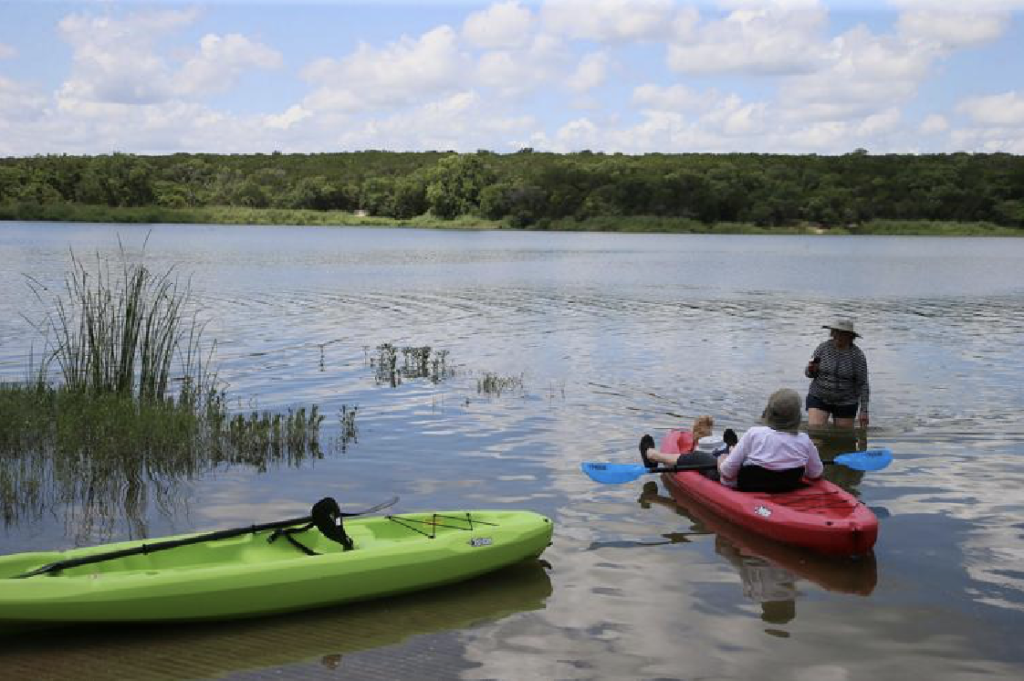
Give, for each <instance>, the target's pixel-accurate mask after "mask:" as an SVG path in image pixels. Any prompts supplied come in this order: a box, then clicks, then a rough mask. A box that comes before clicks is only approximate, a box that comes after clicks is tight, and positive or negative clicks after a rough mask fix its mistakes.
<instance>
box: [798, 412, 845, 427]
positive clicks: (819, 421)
mask: <svg viewBox="0 0 1024 681" xmlns="http://www.w3.org/2000/svg"><path fill="white" fill-rule="evenodd" d="M850 421H851V423H850V425H853V423H852V421H853V420H852V419H851V420H850ZM836 423H837V424H838V423H839V421H838V419H837V420H836ZM807 425H808V426H810V427H811V428H822V427H824V426H827V425H828V412H827V411H825V410H824V409H815V408H814V407H811V408H810V409H808V410H807Z"/></svg>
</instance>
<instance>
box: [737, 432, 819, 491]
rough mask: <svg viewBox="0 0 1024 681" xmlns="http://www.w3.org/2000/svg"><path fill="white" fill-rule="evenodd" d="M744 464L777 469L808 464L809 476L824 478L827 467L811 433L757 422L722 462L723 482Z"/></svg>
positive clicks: (805, 468)
mask: <svg viewBox="0 0 1024 681" xmlns="http://www.w3.org/2000/svg"><path fill="white" fill-rule="evenodd" d="M743 465H748V466H751V465H756V466H761V467H762V468H767V469H769V470H773V471H781V470H785V469H787V468H798V467H800V466H803V467H804V475H806V476H807V477H808V478H811V479H814V478H820V477H821V474H822V472H823V471H824V468H825V467H824V466H822V465H821V457H820V456H818V448H817V447H815V446H814V443H813V442H811V438H809V437H807V433H797V434H795V435H794V434H793V433H787V432H785V431H781V430H775V429H774V428H769V427H768V426H754V427H753V428H751V429H750V430H748V431H747V432H745V433H744V434H743V437H741V438H740V441H739V442H738V443H736V446H735V447H733V449H732V451H731V452H729V454H728V455H727V456H726V457H725V458H724V459H723V460H722V461H721V462H720V463H719V465H718V470H719V472H720V473H721V474H722V482H723V483H729V482H733V481H735V479H736V476H737V475H739V472H740V467H741V466H743Z"/></svg>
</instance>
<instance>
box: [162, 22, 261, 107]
mask: <svg viewBox="0 0 1024 681" xmlns="http://www.w3.org/2000/svg"><path fill="white" fill-rule="evenodd" d="M279 66H281V55H280V53H278V52H276V51H275V50H272V49H270V48H269V47H266V46H265V45H261V44H259V43H255V42H253V41H251V40H249V39H248V38H246V37H245V36H243V35H239V34H237V33H231V34H228V35H225V36H223V37H222V36H218V35H213V34H208V35H205V36H203V39H202V40H201V41H200V43H199V52H198V53H196V54H195V55H194V56H193V57H191V58H190V59H189V60H188V61H186V62H185V65H184V66H183V67H182V69H181V70H180V71H179V72H178V73H176V74H175V77H174V84H175V91H176V92H178V93H180V94H185V95H189V94H199V93H205V92H218V91H222V90H225V89H227V88H229V87H230V86H231V85H232V84H233V83H234V82H235V81H236V80H237V79H238V77H239V76H240V75H241V74H242V73H243V72H244V71H245V70H247V69H248V68H250V67H253V68H261V69H273V68H277V67H279Z"/></svg>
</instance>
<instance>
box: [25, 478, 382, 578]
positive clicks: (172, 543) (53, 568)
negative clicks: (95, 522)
mask: <svg viewBox="0 0 1024 681" xmlns="http://www.w3.org/2000/svg"><path fill="white" fill-rule="evenodd" d="M396 503H398V497H395V498H393V499H391V500H390V501H385V502H383V503H380V504H377V505H376V506H373V507H371V508H367V509H364V510H362V511H358V512H356V513H342V514H341V515H342V517H345V518H350V517H352V516H357V515H367V514H369V513H374V512H376V511H380V510H382V509H385V508H388V507H389V506H394V505H395V504H396ZM310 522H313V516H311V515H309V516H305V517H303V518H292V519H291V520H278V521H276V522H273V523H264V524H262V525H250V526H249V527H236V528H233V529H230V530H217V531H216V532H207V533H206V534H197V535H195V536H192V537H185V538H184V539H169V540H167V541H160V542H156V543H153V544H140V545H138V546H133V547H131V548H130V549H121V550H119V551H106V552H103V553H94V554H92V555H89V556H82V557H81V558H69V559H67V560H58V561H56V562H53V563H47V564H46V565H43V566H42V567H39V568H36V569H35V570H32V571H30V572H26V573H24V574H21V575H17V576H16V577H14V579H24V578H26V577H34V576H36V575H43V574H48V573H51V572H59V571H60V570H65V569H67V568H73V567H78V566H79V565H89V564H90V563H100V562H103V561H105V560H115V559H117V558H125V557H127V556H137V555H139V554H140V553H143V554H149V553H153V552H154V551H165V550H167V549H173V548H177V547H179V546H188V545H189V544H201V543H202V542H206V541H216V540H218V539H228V538H229V537H238V536H241V535H243V534H249V533H250V532H252V533H256V532H262V531H263V530H277V529H280V528H284V527H291V526H292V525H302V524H306V523H310Z"/></svg>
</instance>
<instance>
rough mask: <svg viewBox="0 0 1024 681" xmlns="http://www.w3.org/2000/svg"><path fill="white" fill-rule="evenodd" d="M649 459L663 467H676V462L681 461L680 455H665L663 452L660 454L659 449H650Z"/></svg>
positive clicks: (648, 452) (648, 451)
mask: <svg viewBox="0 0 1024 681" xmlns="http://www.w3.org/2000/svg"><path fill="white" fill-rule="evenodd" d="M647 458H648V459H649V460H650V461H656V462H657V463H660V464H661V465H663V466H675V465H676V461H677V460H678V459H679V455H678V454H665V453H663V452H659V451H658V450H657V449H648V450H647Z"/></svg>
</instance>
